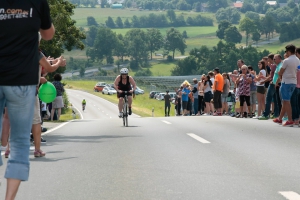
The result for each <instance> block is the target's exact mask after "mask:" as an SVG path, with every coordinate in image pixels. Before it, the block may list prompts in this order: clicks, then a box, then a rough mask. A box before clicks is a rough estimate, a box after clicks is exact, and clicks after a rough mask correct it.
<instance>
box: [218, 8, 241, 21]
mask: <svg viewBox="0 0 300 200" xmlns="http://www.w3.org/2000/svg"><path fill="white" fill-rule="evenodd" d="M216 19H217V21H218V22H221V21H222V20H227V21H229V22H230V23H232V24H238V23H239V21H240V19H241V14H240V12H239V11H238V10H237V9H236V8H231V7H227V8H220V9H219V10H218V11H217V12H216Z"/></svg>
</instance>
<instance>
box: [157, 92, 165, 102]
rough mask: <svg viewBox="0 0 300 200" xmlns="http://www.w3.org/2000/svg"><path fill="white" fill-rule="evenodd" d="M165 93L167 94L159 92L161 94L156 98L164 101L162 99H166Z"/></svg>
mask: <svg viewBox="0 0 300 200" xmlns="http://www.w3.org/2000/svg"><path fill="white" fill-rule="evenodd" d="M165 95H166V93H163V92H161V93H159V95H157V96H156V99H157V100H159V101H162V100H164V96H165Z"/></svg>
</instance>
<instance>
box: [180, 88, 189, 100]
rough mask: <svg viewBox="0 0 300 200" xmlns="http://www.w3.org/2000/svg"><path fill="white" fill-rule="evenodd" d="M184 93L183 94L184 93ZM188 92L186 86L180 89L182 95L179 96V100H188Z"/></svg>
mask: <svg viewBox="0 0 300 200" xmlns="http://www.w3.org/2000/svg"><path fill="white" fill-rule="evenodd" d="M184 93H185V94H184ZM189 93H190V90H189V89H187V88H183V89H182V96H181V100H182V101H188V100H189V96H188V95H189Z"/></svg>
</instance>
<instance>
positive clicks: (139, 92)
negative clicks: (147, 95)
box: [134, 86, 144, 95]
mask: <svg viewBox="0 0 300 200" xmlns="http://www.w3.org/2000/svg"><path fill="white" fill-rule="evenodd" d="M134 93H135V94H136V95H138V94H144V90H142V89H141V88H139V87H138V86H136V90H135V91H134Z"/></svg>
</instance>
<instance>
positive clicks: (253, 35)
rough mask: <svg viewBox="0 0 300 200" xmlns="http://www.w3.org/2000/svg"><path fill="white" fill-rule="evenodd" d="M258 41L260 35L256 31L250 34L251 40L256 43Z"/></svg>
mask: <svg viewBox="0 0 300 200" xmlns="http://www.w3.org/2000/svg"><path fill="white" fill-rule="evenodd" d="M259 39H260V33H259V32H258V31H255V32H254V33H252V40H253V41H255V42H256V44H257V42H258V40H259Z"/></svg>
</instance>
